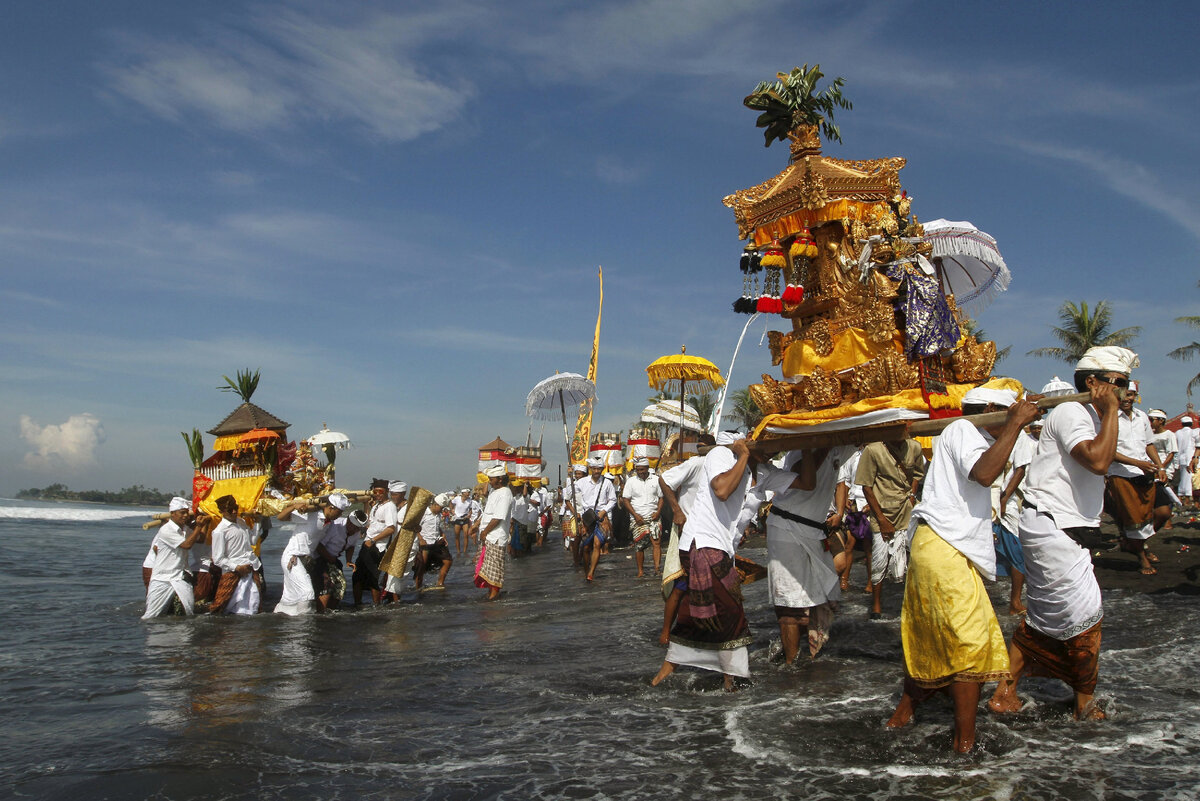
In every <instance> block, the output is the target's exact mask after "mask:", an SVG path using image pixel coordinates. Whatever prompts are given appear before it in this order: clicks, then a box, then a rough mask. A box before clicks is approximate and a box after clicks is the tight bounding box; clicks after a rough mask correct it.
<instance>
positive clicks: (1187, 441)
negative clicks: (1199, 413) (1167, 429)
mask: <svg viewBox="0 0 1200 801" xmlns="http://www.w3.org/2000/svg"><path fill="white" fill-rule="evenodd" d="M1175 444H1176V445H1177V446H1178V447H1179V450H1178V451H1177V452H1178V454H1179V456H1178V459H1179V467H1181V468H1183V469H1184V470H1187V469H1188V465H1189V464H1190V463H1191V461H1192V455H1193V454H1195V453H1196V432H1195V431H1194V430H1193V429H1191V428H1188V427H1187V426H1182V427H1180V429H1179V430H1178V431H1176V432H1175Z"/></svg>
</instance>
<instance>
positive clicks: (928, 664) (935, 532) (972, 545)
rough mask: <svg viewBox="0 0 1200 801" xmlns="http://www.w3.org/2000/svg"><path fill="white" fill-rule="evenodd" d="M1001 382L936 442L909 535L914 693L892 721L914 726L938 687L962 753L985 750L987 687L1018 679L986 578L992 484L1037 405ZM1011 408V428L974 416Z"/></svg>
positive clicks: (904, 616)
mask: <svg viewBox="0 0 1200 801" xmlns="http://www.w3.org/2000/svg"><path fill="white" fill-rule="evenodd" d="M1004 383H1007V381H1006V380H1005V379H997V380H994V381H991V382H989V383H988V384H986V385H984V386H982V387H976V388H975V389H972V390H970V391H969V392H967V394H966V395H965V396H964V397H963V401H962V410H963V417H962V418H960V419H958V420H955V421H954V422H953V423H951V424H950V425H948V426H946V428H945V430H943V431H942V433H941V434H940V435H939V436H938V438H937V441H936V442H935V444H934V446H933V459H932V460H931V461H930V464H929V470H928V472H927V473H926V475H925V489H924V492H923V493H922V497H921V502H920V503H918V504H917V505H916V507H914V508H913V511H912V516H911V521H910V523H909V526H908V530H907V531H906V532H905V534H904V535H903V536H905V537H906V538H907V539H908V540H909V542H910V543H911V545H910V558H909V563H908V577H907V580H906V581H905V585H904V605H903V606H902V607H901V611H900V639H901V643H902V645H903V648H904V691H903V693H902V694H901V696H900V703H899V704H898V705H897V706H896V711H895V712H894V713H893V714H892V717H891V720H889V721H888V724H887V725H888V726H889V727H890V728H899V727H901V726H904V725H906V724H907V723H908V722H909V721H910V720H911V719H912V716H913V712H914V710H915V708H916V706H917V704H919V703H920V702H921V701H923V700H924V699H926V698H928V697H929V696H930V695H932V694H934V693H935V692H937V691H944V692H947V693H948V694H949V695H950V697H951V699H952V700H953V702H954V740H953V745H954V750H955V751H958V752H960V753H963V752H966V751H969V750H971V748H973V747H974V745H975V711H976V708H977V707H978V705H979V691H980V689H981V687H982V685H983V683H984V682H987V681H995V680H997V679H1004V678H1008V654H1007V652H1006V649H1005V647H1004V633H1003V632H1002V631H1001V630H1000V623H999V621H997V620H996V612H995V610H993V609H992V602H991V600H989V598H988V593H987V588H986V587H985V586H984V584H983V579H987V580H988V581H995V580H996V549H995V545H994V542H993V539H992V484H993V483H994V482H995V481H996V479H997V478H998V477H999V476H1000V474H1001V472H1003V470H1004V466H1005V464H1006V463H1007V461H1008V458H1009V455H1010V454H1011V453H1012V449H1013V445H1014V444H1016V442H1017V439H1018V438H1019V437H1021V436H1023V431H1022V430H1023V429H1024V427H1025V425H1026V424H1027V423H1029V422H1030V421H1032V420H1033V419H1034V418H1036V417H1037V416H1038V414H1039V412H1038V408H1037V406H1036V405H1034V404H1032V403H1030V402H1028V401H1024V400H1017V393H1016V392H1015V391H1014V390H1012V389H1008V388H1003V387H1004ZM994 411H1006V412H1007V414H1006V416H1005V419H1004V421H1003V422H1002V423H999V424H993V425H988V426H980V427H978V428H977V427H976V426H975V423H973V422H972V421H971V419H970V417H971V416H972V415H977V414H983V413H986V412H994Z"/></svg>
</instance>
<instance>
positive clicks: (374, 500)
mask: <svg viewBox="0 0 1200 801" xmlns="http://www.w3.org/2000/svg"><path fill="white" fill-rule="evenodd" d="M393 486H395V487H397V489H399V491H400V493H401V495H402V496H403V493H404V492H405V491H407V490H408V485H407V484H405V483H404V482H403V481H391V482H389V481H386V480H384V479H380V478H377V479H375V480H374V481H372V482H371V504H370V508H369V509H368V510H367V531H366V533H365V534H364V535H363V541H362V546H361V547H360V548H359V549H358V558H357V559H355V560H354V579H353V582H354V605H355V606H356V607H357V606H362V598H363V590H364V589H368V590H370V591H371V602H372V603H374V604H379V602H380V601H381V600H383V589H384V583H385V581H386V579H387V574H386V573H383V572H381V571H380V569H379V562H380V560H381V559H383V554H384V552H385V551H387V547H388V543H389V542H390V541H391V539H392V535H393V534H395V533H396V530H397V529H398V528H399V527H400V521H399V518H398V517H397V515H396V504H395V503H394V502H393V501H392V500H391V499H390V498H388V492H389V491H391V488H392V487H393Z"/></svg>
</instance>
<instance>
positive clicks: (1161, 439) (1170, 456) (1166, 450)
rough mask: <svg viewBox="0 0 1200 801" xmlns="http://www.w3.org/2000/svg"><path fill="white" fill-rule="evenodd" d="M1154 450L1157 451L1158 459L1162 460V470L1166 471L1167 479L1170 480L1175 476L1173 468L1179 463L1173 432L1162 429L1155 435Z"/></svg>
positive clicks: (1177, 445) (1177, 448)
mask: <svg viewBox="0 0 1200 801" xmlns="http://www.w3.org/2000/svg"><path fill="white" fill-rule="evenodd" d="M1154 449H1155V450H1156V451H1158V458H1159V459H1161V460H1162V464H1163V469H1164V470H1166V471H1167V478H1168V479H1170V478H1171V477H1172V476H1174V475H1175V468H1176V467H1177V466H1178V463H1179V457H1178V451H1179V444H1178V443H1177V442H1176V439H1175V432H1174V431H1168V430H1167V429H1165V428H1164V429H1163V430H1162V431H1161V432H1159V433H1158V434H1155V435H1154Z"/></svg>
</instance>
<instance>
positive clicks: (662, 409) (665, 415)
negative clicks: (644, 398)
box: [638, 400, 704, 431]
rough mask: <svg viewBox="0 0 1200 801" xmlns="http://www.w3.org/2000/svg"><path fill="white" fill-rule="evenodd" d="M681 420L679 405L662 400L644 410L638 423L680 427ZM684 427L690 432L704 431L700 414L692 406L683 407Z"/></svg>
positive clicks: (685, 405)
mask: <svg viewBox="0 0 1200 801" xmlns="http://www.w3.org/2000/svg"><path fill="white" fill-rule="evenodd" d="M679 419H680V418H679V405H678V404H676V403H675V402H674V401H668V400H660V401H656V402H654V403H652V404H650V405H649V406H647V407H646V408H645V409H642V416H641V418H640V420H639V421H638V422H641V423H656V424H658V425H668V426H674V425H679ZM683 427H684V428H685V429H686V430H688V431H703V430H704V425H703V423H702V422H701V420H700V413H699V412H697V411H696V410H695V409H694V408H693V407H692V406H691V405H690V404H684V406H683Z"/></svg>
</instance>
